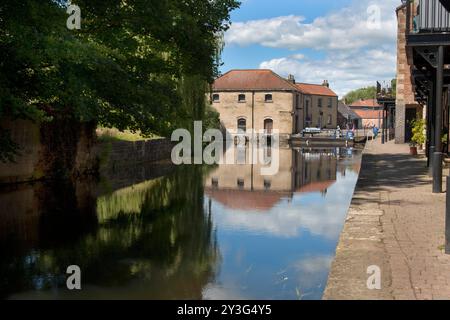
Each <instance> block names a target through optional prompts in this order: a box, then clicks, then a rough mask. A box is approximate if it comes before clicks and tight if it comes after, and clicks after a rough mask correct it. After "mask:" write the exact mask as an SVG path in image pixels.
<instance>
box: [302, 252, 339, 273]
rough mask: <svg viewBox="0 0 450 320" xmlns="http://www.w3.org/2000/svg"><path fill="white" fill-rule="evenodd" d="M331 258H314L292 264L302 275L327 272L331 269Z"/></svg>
mask: <svg viewBox="0 0 450 320" xmlns="http://www.w3.org/2000/svg"><path fill="white" fill-rule="evenodd" d="M332 261H333V256H315V257H310V258H306V259H303V260H300V261H297V262H295V263H294V268H295V269H297V270H298V271H299V272H301V273H304V274H313V273H320V272H327V271H328V270H329V269H330V267H331V262H332Z"/></svg>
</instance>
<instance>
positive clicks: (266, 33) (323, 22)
mask: <svg viewBox="0 0 450 320" xmlns="http://www.w3.org/2000/svg"><path fill="white" fill-rule="evenodd" d="M400 4H401V2H400V0H360V1H356V0H355V1H353V2H352V3H351V5H349V6H348V7H346V8H343V9H340V10H338V11H335V12H332V13H329V14H328V15H326V16H322V17H318V18H316V19H315V20H313V21H312V22H306V20H305V18H303V17H301V16H299V15H290V16H282V17H274V18H271V19H263V20H253V21H247V22H238V23H234V24H233V25H232V27H231V29H230V30H229V31H228V32H227V34H226V36H225V40H226V43H227V45H236V46H241V47H245V46H250V45H260V46H263V47H268V48H283V49H289V50H292V51H297V52H296V53H294V54H292V55H290V56H287V57H277V59H272V60H269V61H263V62H261V64H260V67H261V68H270V69H273V70H274V71H275V72H278V73H280V74H281V75H282V76H287V75H288V74H294V75H295V76H296V77H297V80H299V81H301V82H313V83H321V82H322V80H325V79H327V80H329V81H330V83H331V85H332V87H333V89H334V90H335V91H337V93H338V94H340V95H344V94H345V93H347V92H348V91H350V90H352V89H355V88H358V87H361V86H367V85H374V83H375V81H377V80H390V79H392V78H393V77H394V75H395V65H396V35H397V20H396V16H395V8H396V7H397V6H399V5H400ZM377 8H378V9H379V11H377ZM377 17H379V18H380V20H379V21H378V20H377ZM377 22H379V23H377ZM303 49H312V50H315V51H317V52H320V53H322V54H321V55H320V57H321V58H312V59H308V57H307V56H305V54H304V53H302V52H298V51H300V50H303ZM299 60H300V61H299Z"/></svg>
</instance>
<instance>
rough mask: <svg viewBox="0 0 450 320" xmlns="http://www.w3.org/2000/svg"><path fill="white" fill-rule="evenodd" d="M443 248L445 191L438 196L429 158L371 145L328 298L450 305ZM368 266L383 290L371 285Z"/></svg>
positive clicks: (449, 266)
mask: <svg viewBox="0 0 450 320" xmlns="http://www.w3.org/2000/svg"><path fill="white" fill-rule="evenodd" d="M444 186H445V184H444ZM444 248H445V194H440V195H434V194H432V192H431V178H430V177H429V176H428V171H427V168H426V160H425V159H423V158H415V157H412V156H410V155H409V147H408V145H395V144H394V143H388V144H385V145H382V144H380V143H379V140H378V141H375V142H373V143H372V142H369V144H368V146H367V147H366V150H365V152H364V156H363V163H362V168H361V174H360V179H359V182H358V185H357V187H356V191H355V194H354V197H353V201H352V205H351V207H350V209H349V213H348V217H347V221H346V224H345V227H344V230H343V232H342V234H341V239H340V243H339V246H338V249H337V256H336V259H335V260H334V262H333V266H332V269H331V273H330V276H329V280H328V285H327V288H326V291H325V295H324V299H330V300H334V299H344V300H345V299H363V300H366V299H395V300H405V299H406V300H414V299H439V300H440V299H445V300H450V255H445V252H444V251H445V250H444ZM369 266H379V267H380V269H381V279H382V288H381V290H369V289H368V288H367V280H368V278H369V276H370V275H368V274H367V268H368V267H369Z"/></svg>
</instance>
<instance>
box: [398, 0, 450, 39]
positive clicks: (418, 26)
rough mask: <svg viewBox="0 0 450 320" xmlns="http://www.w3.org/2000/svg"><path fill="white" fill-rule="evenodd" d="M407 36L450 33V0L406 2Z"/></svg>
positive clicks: (409, 0) (411, 0) (410, 0)
mask: <svg viewBox="0 0 450 320" xmlns="http://www.w3.org/2000/svg"><path fill="white" fill-rule="evenodd" d="M406 2H407V12H406V18H407V21H408V22H407V26H406V29H407V34H424V33H431V34H434V33H445V32H450V0H416V1H414V0H406Z"/></svg>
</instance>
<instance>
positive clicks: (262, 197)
mask: <svg viewBox="0 0 450 320" xmlns="http://www.w3.org/2000/svg"><path fill="white" fill-rule="evenodd" d="M233 153H234V158H235V159H236V161H235V163H238V164H236V165H220V166H219V167H218V168H217V169H216V170H215V171H214V172H213V173H212V174H211V175H210V176H209V177H208V178H207V180H206V188H207V193H208V194H209V195H211V196H212V197H213V198H214V199H216V200H217V201H219V202H220V203H222V204H224V205H226V206H227V207H229V208H232V209H241V210H247V209H252V208H253V209H262V210H267V209H270V208H272V207H273V206H274V205H275V204H276V203H278V202H279V201H280V200H281V199H282V198H292V191H293V189H292V167H293V166H292V164H293V162H292V150H290V149H287V148H280V149H279V159H280V160H279V170H278V174H276V175H273V176H263V175H261V170H262V169H263V168H267V167H268V165H266V164H263V161H261V160H263V158H264V160H266V161H270V158H271V157H272V155H273V154H271V149H270V148H265V149H262V148H256V147H255V148H252V147H250V148H236V150H235V151H234V150H233V148H230V149H228V150H227V151H226V153H225V157H230V156H231V157H232V156H233ZM261 155H263V156H261ZM255 157H257V159H258V161H254V160H255ZM252 163H255V164H252ZM266 163H267V162H266Z"/></svg>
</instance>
